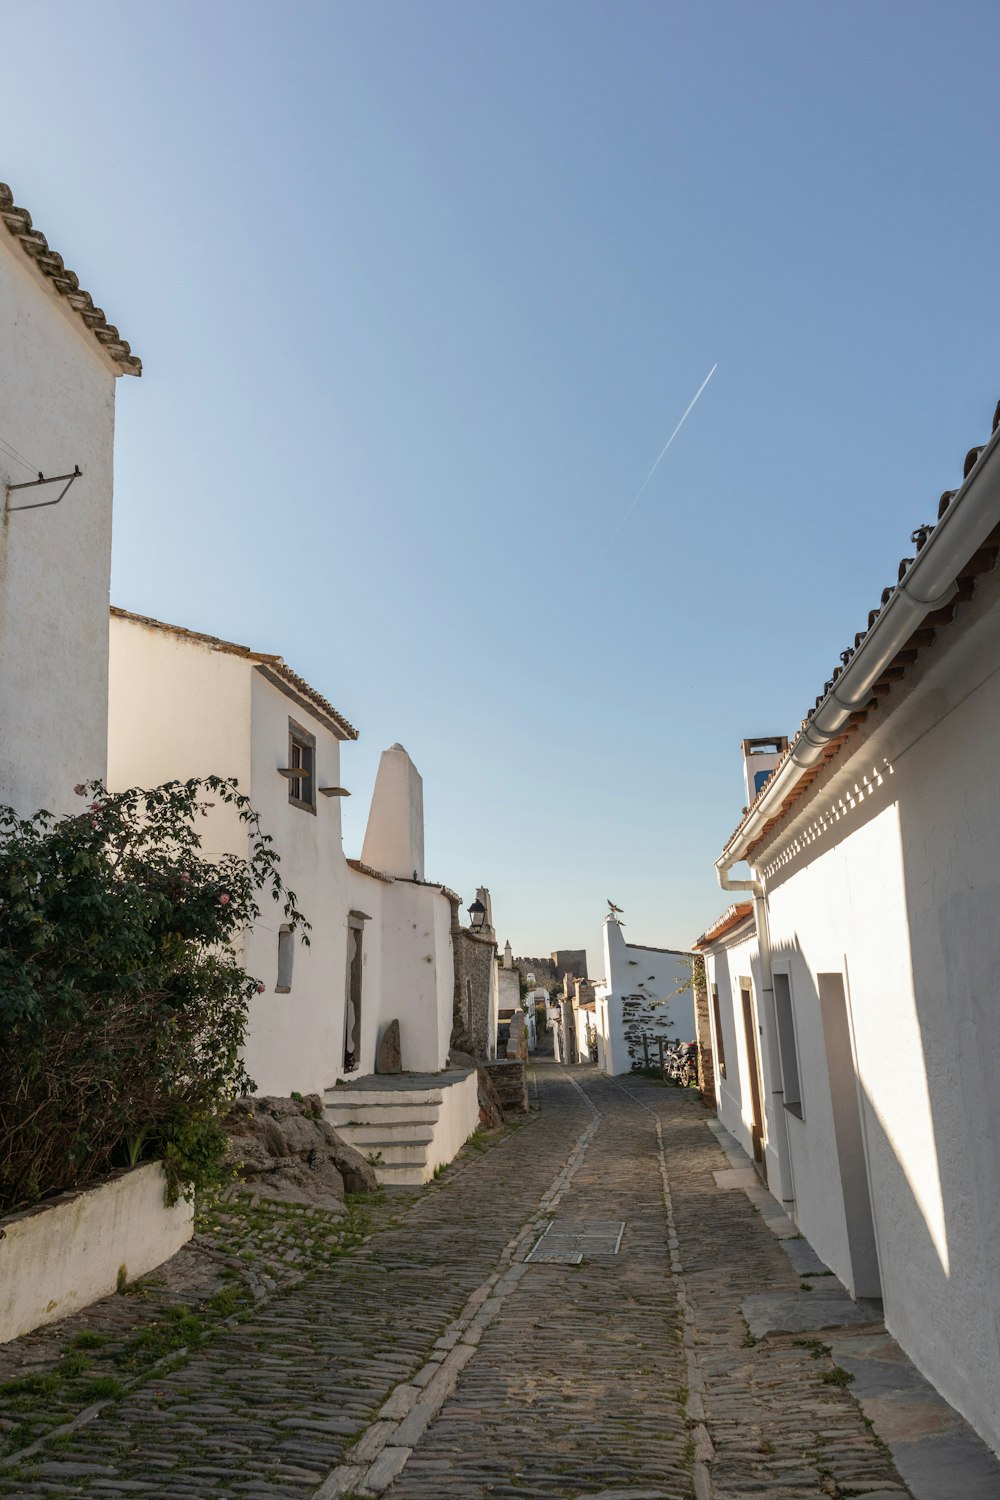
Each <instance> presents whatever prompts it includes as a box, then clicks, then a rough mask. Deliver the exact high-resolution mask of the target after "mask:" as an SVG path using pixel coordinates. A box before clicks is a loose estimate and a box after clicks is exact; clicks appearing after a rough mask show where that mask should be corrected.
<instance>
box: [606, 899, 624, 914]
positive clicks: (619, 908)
mask: <svg viewBox="0 0 1000 1500" xmlns="http://www.w3.org/2000/svg"><path fill="white" fill-rule="evenodd" d="M608 905H609V906H610V908H611V910H612V911H614V912H620V911H621V907H620V906H616V905H615V903H614V902H613V901H609V902H608Z"/></svg>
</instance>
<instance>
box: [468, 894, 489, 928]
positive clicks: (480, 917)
mask: <svg viewBox="0 0 1000 1500" xmlns="http://www.w3.org/2000/svg"><path fill="white" fill-rule="evenodd" d="M485 921H486V907H485V906H484V905H483V903H482V902H481V901H473V903H472V905H471V906H470V907H469V925H470V927H471V928H472V930H473V932H482V930H483V924H484V923H485Z"/></svg>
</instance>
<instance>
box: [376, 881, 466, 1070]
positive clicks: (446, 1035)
mask: <svg viewBox="0 0 1000 1500" xmlns="http://www.w3.org/2000/svg"><path fill="white" fill-rule="evenodd" d="M383 892H384V894H383V896H382V932H381V943H382V960H381V967H382V994H381V997H380V999H379V1002H378V1007H379V1008H378V1026H379V1033H380V1034H381V1031H382V1030H383V1029H384V1027H385V1026H387V1025H388V1023H389V1022H390V1021H393V1020H398V1021H399V1033H400V1045H401V1050H402V1058H403V1067H404V1069H405V1070H406V1071H407V1072H413V1073H433V1072H437V1071H438V1070H439V1069H441V1068H443V1067H445V1066H446V1065H447V1061H448V1049H449V1046H450V1043H451V1027H452V1018H453V1011H454V1002H455V961H454V954H453V952H452V946H451V903H450V902H449V901H448V899H447V897H446V896H444V895H443V894H442V893H441V891H440V890H439V889H438V888H437V887H436V886H430V885H416V884H414V883H413V881H408V880H396V881H394V882H393V884H392V885H386V886H384V887H383ZM366 910H367V908H366Z"/></svg>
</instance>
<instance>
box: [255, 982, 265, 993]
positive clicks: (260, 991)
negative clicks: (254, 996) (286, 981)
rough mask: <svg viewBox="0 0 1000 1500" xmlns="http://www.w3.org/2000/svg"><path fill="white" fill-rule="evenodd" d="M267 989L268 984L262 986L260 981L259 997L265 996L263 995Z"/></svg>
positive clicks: (258, 987) (258, 986) (258, 985)
mask: <svg viewBox="0 0 1000 1500" xmlns="http://www.w3.org/2000/svg"><path fill="white" fill-rule="evenodd" d="M266 989H267V985H266V984H261V983H260V982H259V981H258V984H257V993H258V995H263V993H264V991H265V990H266Z"/></svg>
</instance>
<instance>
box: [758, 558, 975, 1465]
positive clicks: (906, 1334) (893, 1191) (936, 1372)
mask: <svg viewBox="0 0 1000 1500" xmlns="http://www.w3.org/2000/svg"><path fill="white" fill-rule="evenodd" d="M998 639H1000V580H998V579H997V577H996V575H988V576H987V577H986V578H984V579H981V580H980V582H979V585H978V587H977V594H976V599H975V601H974V602H973V604H971V605H968V606H963V608H962V611H961V612H960V615H959V617H958V622H957V623H956V624H955V625H952V626H949V627H947V628H945V629H943V630H942V631H941V632H940V633H939V637H938V642H937V643H936V645H935V646H934V648H933V650H932V651H930V652H929V653H928V654H927V655H926V656H925V657H924V658H923V659H922V660H921V661H920V662H919V663H918V665H917V666H916V667H915V668H913V669H911V671H910V673H909V674H908V676H907V679H906V680H905V681H904V682H903V683H902V684H899V685H897V686H896V687H894V688H893V693H892V698H891V699H890V700H889V701H888V703H887V704H886V705H885V707H883V709H882V710H881V711H880V713H879V714H878V715H876V716H874V717H873V719H872V720H871V721H870V723H869V725H868V726H866V731H865V733H864V734H863V736H859V738H858V740H857V742H856V744H855V748H854V749H853V751H852V754H851V755H850V757H844V758H843V759H842V763H841V762H840V761H838V762H834V765H833V767H832V768H831V770H830V772H828V773H827V774H826V776H825V777H824V778H823V779H822V780H821V781H820V782H818V783H817V784H816V789H815V792H814V795H813V796H811V797H810V798H809V799H808V802H807V803H806V805H805V806H804V807H803V808H802V809H800V810H799V811H798V812H797V813H796V815H795V816H794V817H793V818H792V819H791V820H790V822H789V823H788V824H787V825H786V828H785V830H783V832H782V834H781V836H780V837H779V838H778V839H776V840H774V841H773V842H772V844H771V846H770V847H769V848H768V849H767V850H766V851H765V852H764V853H763V854H762V856H761V869H762V872H763V875H764V878H765V880H766V886H767V894H768V907H769V910H770V926H771V941H772V947H773V950H774V957H775V963H776V966H777V967H779V968H780V967H781V966H782V965H787V967H788V972H789V977H790V982H791V988H792V995H793V1005H794V1012H795V1018H796V1026H797V1033H798V1052H799V1059H800V1067H801V1071H802V1112H803V1116H804V1118H803V1119H802V1120H801V1121H800V1120H797V1119H796V1118H794V1117H789V1119H788V1131H789V1147H790V1153H791V1160H792V1167H793V1172H794V1179H795V1193H796V1217H797V1220H798V1222H799V1225H800V1227H801V1228H802V1230H803V1232H804V1233H805V1234H806V1235H807V1237H808V1238H809V1239H810V1240H811V1241H812V1243H813V1244H814V1245H815V1247H816V1249H817V1250H818V1252H819V1254H820V1255H821V1256H823V1258H824V1259H826V1260H827V1261H828V1263H829V1264H830V1266H831V1268H832V1269H833V1270H835V1271H836V1272H837V1273H838V1275H840V1276H841V1277H842V1278H843V1279H844V1280H845V1281H846V1282H847V1283H848V1285H850V1284H851V1280H852V1275H853V1271H854V1265H853V1261H852V1254H851V1243H850V1239H849V1234H848V1230H849V1227H850V1225H849V1223H848V1215H847V1213H846V1211H845V1206H844V1192H843V1191H842V1184H841V1181H840V1180H839V1177H838V1174H837V1172H836V1167H837V1163H838V1155H837V1153H838V1140H837V1135H836V1131H835V1129H834V1104H835V1102H836V1103H837V1106H838V1108H841V1109H842V1108H843V1107H844V1106H845V1104H849V1103H850V1102H851V1100H850V1098H849V1097H845V1096H846V1095H848V1094H849V1090H845V1088H844V1087H843V1085H841V1086H840V1087H839V1088H838V1084H837V1080H836V1079H834V1081H833V1083H832V1084H831V1078H830V1072H829V1069H828V1068H827V1063H826V1048H825V1041H824V1027H823V1020H822V1014H821V1009H820V988H821V986H820V977H819V976H820V975H824V974H839V975H841V977H842V979H843V983H844V988H845V993H846V997H847V1003H848V1007H849V1009H848V1018H849V1021H850V1024H851V1028H852V1042H853V1066H854V1070H855V1073H856V1079H855V1080H849V1082H853V1087H854V1092H855V1100H856V1102H857V1106H858V1107H859V1108H860V1112H861V1122H862V1127H863V1145H864V1160H863V1166H866V1167H867V1171H868V1174H869V1178H870V1188H871V1191H870V1204H871V1207H872V1209H873V1212H874V1222H875V1233H876V1239H877V1247H878V1261H879V1268H880V1271H881V1282H882V1289H883V1295H884V1299H885V1310H886V1321H887V1323H888V1326H889V1328H890V1329H891V1331H892V1332H893V1333H894V1334H895V1336H896V1337H897V1338H898V1339H899V1341H900V1343H901V1344H902V1345H903V1347H904V1348H905V1349H906V1350H907V1352H908V1353H909V1354H910V1356H911V1357H912V1358H913V1359H914V1361H915V1362H916V1363H917V1364H918V1365H919V1366H920V1367H921V1368H922V1369H923V1370H924V1372H925V1373H926V1374H927V1375H928V1376H929V1377H930V1379H932V1380H933V1381H934V1383H935V1384H936V1385H937V1386H938V1387H939V1389H940V1390H941V1391H942V1392H943V1394H944V1395H945V1396H946V1397H947V1399H948V1400H949V1401H951V1402H952V1403H953V1404H954V1405H955V1406H957V1407H958V1408H959V1410H960V1411H962V1412H963V1413H964V1415H965V1416H966V1417H968V1418H969V1420H970V1421H971V1422H972V1423H973V1425H974V1426H976V1427H977V1429H978V1430H979V1431H980V1432H981V1433H982V1434H983V1436H984V1437H986V1438H987V1440H988V1441H990V1442H991V1443H992V1444H993V1446H994V1447H1000V1257H998V1256H997V1253H996V1246H997V1244H1000V1153H998V1151H997V1142H998V1140H1000V1086H998V1079H1000V1008H998V1006H997V1003H996V997H997V995H998V993H1000V927H998V923H997V916H996V913H997V910H998V907H1000V852H998V851H1000V757H998V755H997V745H998V744H1000V677H998V676H997V675H996V667H997V646H996V643H997V640H998ZM856 1212H857V1205H856V1202H855V1205H854V1208H853V1209H852V1216H856ZM851 1222H852V1223H853V1222H854V1217H852V1220H851Z"/></svg>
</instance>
